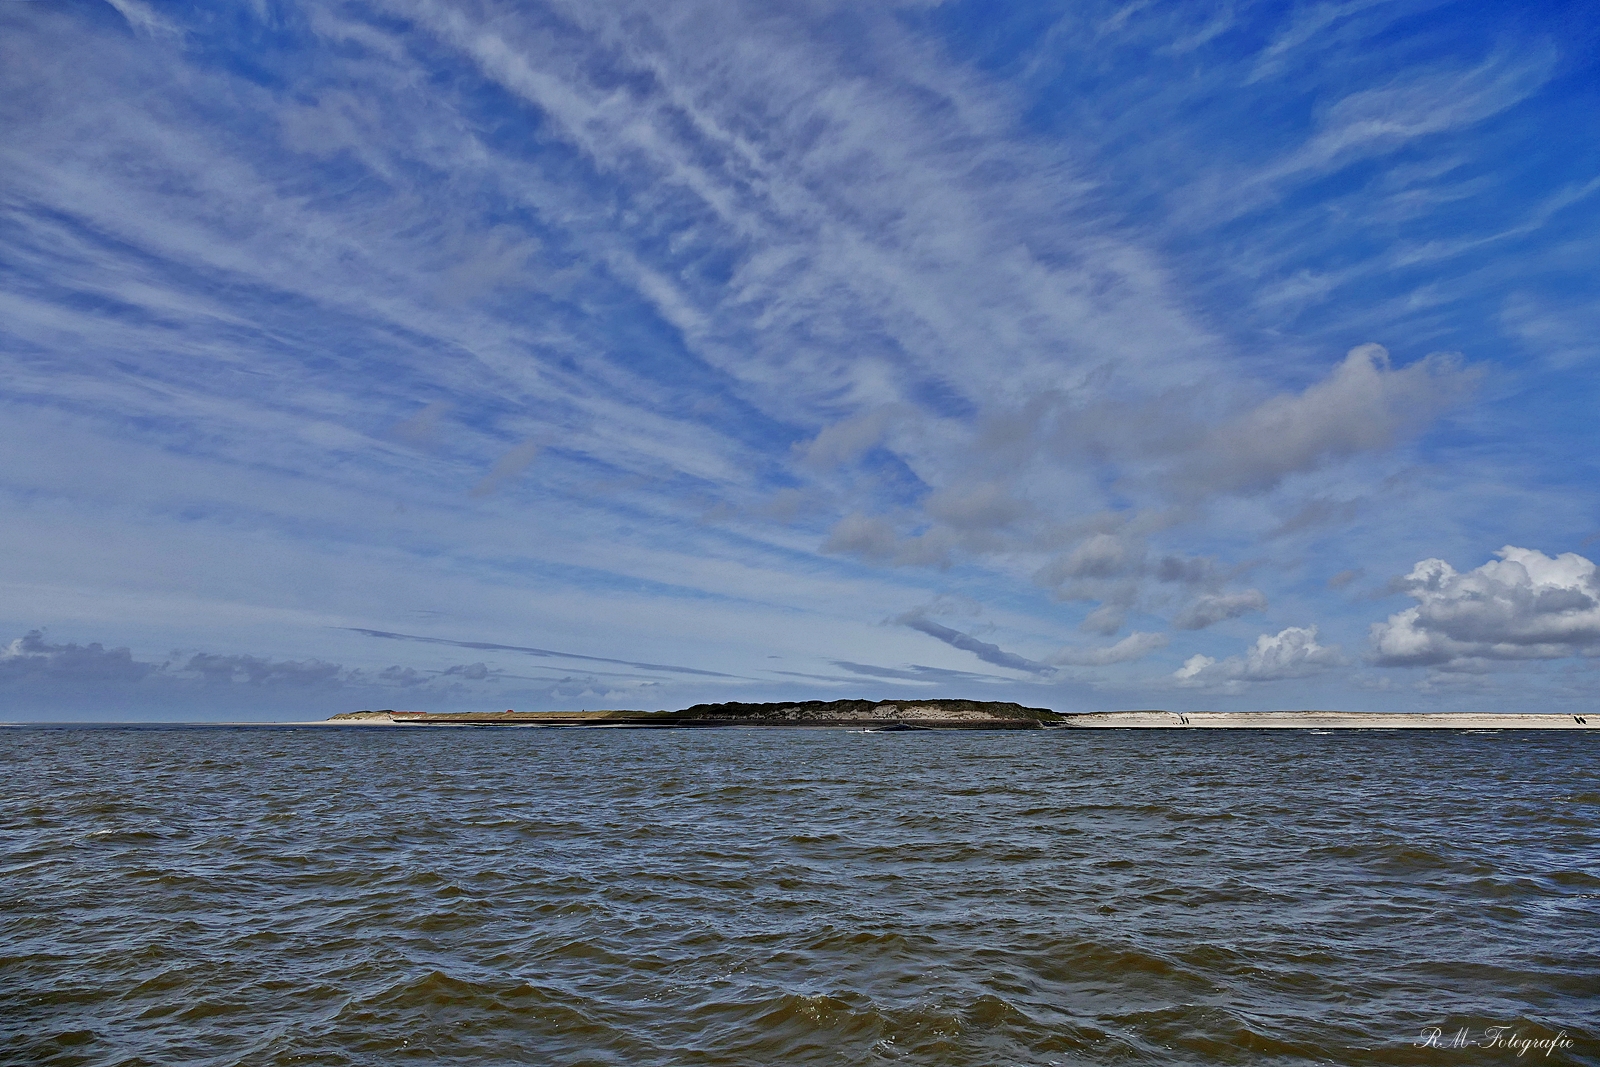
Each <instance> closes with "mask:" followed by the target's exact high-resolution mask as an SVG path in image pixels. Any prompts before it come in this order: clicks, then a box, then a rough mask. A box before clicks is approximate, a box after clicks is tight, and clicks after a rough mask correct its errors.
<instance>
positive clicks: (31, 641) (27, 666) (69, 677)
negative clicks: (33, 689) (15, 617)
mask: <svg viewBox="0 0 1600 1067" xmlns="http://www.w3.org/2000/svg"><path fill="white" fill-rule="evenodd" d="M156 669H157V668H156V665H155V664H153V663H140V662H139V661H137V660H135V659H134V658H133V653H132V652H131V651H129V650H128V649H126V648H113V649H109V650H108V649H106V647H105V646H104V645H102V644H100V643H99V642H98V641H96V642H95V643H94V644H91V645H75V644H65V645H52V644H50V643H48V642H47V641H45V639H44V633H43V631H41V630H29V631H28V632H27V633H26V634H23V635H22V636H21V637H19V638H17V639H16V640H15V641H12V642H11V643H10V644H8V645H6V646H5V647H4V648H0V682H27V681H33V682H38V681H69V682H137V681H139V680H140V679H141V678H144V677H145V676H146V675H148V674H149V673H150V672H151V671H154V670H156Z"/></svg>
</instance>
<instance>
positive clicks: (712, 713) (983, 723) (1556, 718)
mask: <svg viewBox="0 0 1600 1067" xmlns="http://www.w3.org/2000/svg"><path fill="white" fill-rule="evenodd" d="M327 721H328V723H329V724H330V725H364V726H480V727H482V726H499V727H518V726H520V727H569V728H570V727H625V728H634V729H640V728H644V729H649V728H655V729H686V728H687V729H692V728H715V727H763V726H767V727H771V726H780V727H854V728H857V729H867V730H876V731H901V730H1052V729H1057V730H1059V729H1068V730H1070V729H1079V730H1085V729H1101V730H1106V729H1113V730H1116V729H1122V730H1126V729H1139V730H1150V729H1156V730H1161V729H1166V730H1189V729H1235V730H1237V729H1246V730H1250V729H1255V730H1294V729H1299V730H1397V729H1400V730H1585V729H1589V730H1600V713H1596V714H1595V715H1593V716H1588V715H1572V714H1553V713H1550V714H1515V713H1512V714H1495V713H1471V712H1359V711H1192V712H1174V711H1092V712H1057V711H1052V710H1050V709H1049V708H1029V707H1024V706H1023V705H1021V704H1013V703H1009V702H1003V701H995V700H806V701H797V702H792V703H770V704H740V703H728V704H696V705H695V706H694V707H691V708H684V709H683V710H681V711H625V710H602V711H588V710H583V711H498V712H427V711H389V710H385V711H351V712H345V713H343V714H340V715H335V716H333V717H332V718H330V719H328V720H327Z"/></svg>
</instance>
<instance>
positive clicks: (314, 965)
mask: <svg viewBox="0 0 1600 1067" xmlns="http://www.w3.org/2000/svg"><path fill="white" fill-rule="evenodd" d="M0 1062H3V1063H5V1064H26V1065H30V1067H32V1065H62V1067H65V1065H107V1067H109V1065H113V1064H116V1065H124V1067H129V1065H169V1064H205V1065H269V1064H272V1065H277V1064H282V1065H289V1064H296V1065H310V1064H316V1065H322V1064H326V1065H341V1064H364V1065H365V1064H371V1065H379V1064H383V1065H388V1064H404V1063H418V1064H485V1065H488V1064H494V1065H499V1064H540V1065H544V1064H551V1065H574V1067H576V1065H619V1067H621V1065H627V1067H647V1065H696V1067H718V1065H760V1067H767V1065H786V1064H841V1065H849V1064H928V1065H940V1067H959V1065H967V1064H973V1065H977V1064H986V1065H1008V1067H1009V1065H1032V1064H1039V1065H1044V1064H1162V1065H1167V1064H1251V1065H1255V1064H1341V1065H1343V1064H1450V1065H1457V1064H1476V1063H1504V1064H1512V1063H1519V1064H1523V1063H1552V1064H1553V1063H1586V1064H1593V1063H1600V745H1597V744H1596V742H1595V740H1594V738H1593V737H1592V736H1590V735H1586V734H1581V733H1515V732H1498V733H1465V732H1460V733H1458V732H1409V731H1380V732H1367V731H1349V732H1344V731H1341V732H1336V733H1325V734H1323V733H1310V732H1307V731H1255V730H1227V731H1221V730H1219V731H1187V732H1180V731H1157V730H1129V731H1118V730H1105V731H1072V730H1050V731H1024V732H994V733H990V732H960V731H953V732H910V733H888V734H874V733H862V732H852V731H848V730H843V729H699V730H691V729H679V730H629V729H496V728H491V729H468V728H449V727H446V728H415V727H406V728H372V727H366V728H363V727H349V728H339V727H298V728H296V727H259V726H258V727H217V726H213V727H197V726H142V727H98V728H89V727H22V728H7V729H4V730H0Z"/></svg>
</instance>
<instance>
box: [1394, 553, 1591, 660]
mask: <svg viewBox="0 0 1600 1067" xmlns="http://www.w3.org/2000/svg"><path fill="white" fill-rule="evenodd" d="M1495 555H1497V556H1499V557H1500V559H1499V560H1498V561H1490V562H1488V563H1485V564H1484V565H1483V566H1481V567H1478V568H1477V569H1475V570H1471V571H1468V572H1466V573H1465V574H1460V573H1457V571H1456V570H1455V568H1453V567H1451V566H1450V564H1448V563H1446V562H1445V561H1444V560H1442V559H1425V560H1423V561H1422V562H1420V563H1418V564H1417V565H1416V566H1415V567H1413V568H1412V569H1411V573H1410V574H1408V575H1406V577H1405V578H1404V579H1402V580H1401V581H1400V583H1398V584H1399V585H1400V587H1401V588H1402V589H1403V590H1404V591H1405V592H1406V593H1408V594H1409V595H1411V596H1412V597H1414V598H1416V600H1417V602H1418V603H1417V606H1416V607H1413V608H1407V609H1406V610H1405V611H1402V612H1400V613H1398V614H1395V615H1391V616H1389V619H1388V621H1387V622H1380V623H1373V625H1372V647H1373V659H1374V661H1375V662H1377V663H1378V664H1381V665H1383V666H1389V667H1416V666H1451V667H1456V668H1460V667H1466V666H1471V665H1472V663H1473V661H1475V660H1537V659H1559V658H1562V657H1565V656H1576V655H1588V654H1594V653H1596V652H1600V577H1597V575H1596V569H1595V565H1594V563H1593V562H1591V561H1590V560H1588V559H1585V558H1584V557H1582V556H1580V555H1578V554H1577V553H1575V552H1564V553H1562V554H1561V555H1559V556H1556V557H1555V558H1553V559H1552V558H1551V557H1549V556H1546V555H1545V554H1544V553H1542V552H1539V551H1537V550H1535V549H1528V548H1517V547H1515V546H1513V545H1507V546H1506V547H1504V548H1502V549H1500V551H1499V552H1496V553H1495Z"/></svg>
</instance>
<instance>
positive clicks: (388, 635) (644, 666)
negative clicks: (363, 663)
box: [341, 626, 732, 678]
mask: <svg viewBox="0 0 1600 1067" xmlns="http://www.w3.org/2000/svg"><path fill="white" fill-rule="evenodd" d="M341 629H345V630H349V631H350V632H351V633H357V634H365V635H366V636H367V637H381V638H384V639H385V640H389V641H418V642H421V643H422V644H426V645H449V646H451V647H453V648H471V649H479V650H484V651H497V652H521V653H523V654H524V655H529V656H539V657H543V658H553V659H576V660H584V661H586V662H589V663H614V664H617V665H618V666H622V667H638V668H639V669H641V670H648V671H666V672H668V673H671V674H696V675H702V676H704V677H707V678H729V677H732V675H727V674H721V673H719V672H717V671H703V670H700V669H699V668H697V667H675V666H672V665H671V664H666V663H639V662H637V661H635V660H631V659H608V658H606V657H605V656H583V655H579V654H578V653H576V652H556V651H554V650H552V649H548V648H532V647H530V646H528V645H497V644H495V643H494V642H492V641H452V640H449V639H447V638H443V637H419V636H417V635H416V634H399V633H392V632H390V631H388V630H368V629H365V628H363V627H360V626H345V627H341Z"/></svg>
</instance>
